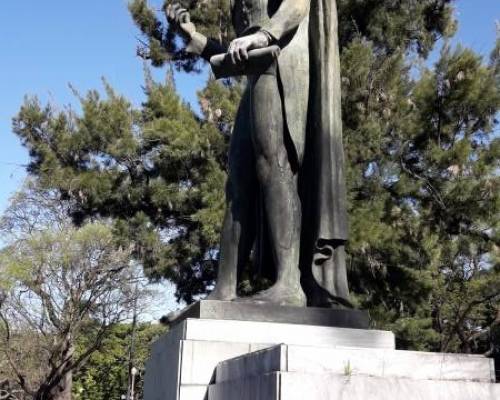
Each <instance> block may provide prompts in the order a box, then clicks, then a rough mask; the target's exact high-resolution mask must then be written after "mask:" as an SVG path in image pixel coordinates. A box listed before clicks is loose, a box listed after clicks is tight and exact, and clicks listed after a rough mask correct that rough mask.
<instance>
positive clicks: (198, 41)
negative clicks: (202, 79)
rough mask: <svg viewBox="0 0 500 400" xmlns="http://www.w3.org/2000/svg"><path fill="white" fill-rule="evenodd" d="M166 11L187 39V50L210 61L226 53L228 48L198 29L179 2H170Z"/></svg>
mask: <svg viewBox="0 0 500 400" xmlns="http://www.w3.org/2000/svg"><path fill="white" fill-rule="evenodd" d="M165 13H166V15H167V20H168V22H169V23H170V24H175V25H176V27H177V29H178V31H179V33H180V34H181V35H182V36H183V37H184V38H185V39H186V40H187V42H188V45H187V47H186V51H187V52H188V53H192V54H196V55H198V56H201V57H203V58H204V59H205V60H207V61H210V58H211V57H212V56H214V55H216V54H221V53H225V52H226V51H227V49H226V48H224V47H223V46H221V45H220V44H219V43H217V42H216V41H215V40H211V39H208V38H207V37H206V36H205V35H202V34H201V33H199V32H198V31H197V30H196V26H195V25H194V24H193V23H192V22H191V18H190V15H189V12H188V11H187V10H186V9H185V8H182V6H181V5H180V4H179V3H174V4H169V5H168V6H167V7H166V9H165Z"/></svg>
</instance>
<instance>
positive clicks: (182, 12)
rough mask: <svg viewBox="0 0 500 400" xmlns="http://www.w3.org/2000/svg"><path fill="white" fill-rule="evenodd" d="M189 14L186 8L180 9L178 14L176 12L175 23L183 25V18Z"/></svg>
mask: <svg viewBox="0 0 500 400" xmlns="http://www.w3.org/2000/svg"><path fill="white" fill-rule="evenodd" d="M185 13H187V10H186V9H185V8H179V9H178V10H177V11H176V12H175V21H176V22H177V23H178V24H181V23H182V16H183V15H184V14H185Z"/></svg>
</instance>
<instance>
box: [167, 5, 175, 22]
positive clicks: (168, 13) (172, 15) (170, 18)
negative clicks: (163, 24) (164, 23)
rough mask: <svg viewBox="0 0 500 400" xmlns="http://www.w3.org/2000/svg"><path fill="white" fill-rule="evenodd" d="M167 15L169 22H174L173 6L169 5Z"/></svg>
mask: <svg viewBox="0 0 500 400" xmlns="http://www.w3.org/2000/svg"><path fill="white" fill-rule="evenodd" d="M165 14H167V19H168V20H169V21H171V20H173V19H174V14H173V11H172V5H171V4H169V5H168V6H167V8H165Z"/></svg>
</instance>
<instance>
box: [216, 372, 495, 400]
mask: <svg viewBox="0 0 500 400" xmlns="http://www.w3.org/2000/svg"><path fill="white" fill-rule="evenodd" d="M499 398H500V385H497V384H494V383H485V382H471V381H447V380H441V381H439V380H415V379H408V378H396V377H372V376H367V375H357V376H356V375H354V376H353V375H351V376H345V375H340V374H328V373H317V374H308V373H304V372H271V373H267V374H263V375H256V376H250V377H247V378H241V379H237V380H229V381H224V382H220V383H216V384H212V385H210V387H209V389H208V400H305V399H307V400H498V399H499Z"/></svg>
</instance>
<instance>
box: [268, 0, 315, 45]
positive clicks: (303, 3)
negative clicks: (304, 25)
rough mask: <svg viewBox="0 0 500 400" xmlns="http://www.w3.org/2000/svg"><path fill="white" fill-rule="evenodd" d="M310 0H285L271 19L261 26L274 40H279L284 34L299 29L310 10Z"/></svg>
mask: <svg viewBox="0 0 500 400" xmlns="http://www.w3.org/2000/svg"><path fill="white" fill-rule="evenodd" d="M309 2H310V0H283V1H282V3H281V5H280V7H279V8H278V10H277V11H276V12H275V13H274V15H273V16H272V17H271V19H270V20H269V21H268V22H267V23H266V24H264V25H263V26H262V27H261V30H262V31H264V32H265V33H267V34H269V35H270V36H271V37H272V38H273V39H274V40H276V41H279V40H281V38H283V36H285V35H287V34H288V33H290V32H293V30H295V29H297V28H298V26H299V25H300V23H301V22H302V20H303V19H304V18H305V17H306V16H307V13H308V12H309Z"/></svg>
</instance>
